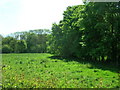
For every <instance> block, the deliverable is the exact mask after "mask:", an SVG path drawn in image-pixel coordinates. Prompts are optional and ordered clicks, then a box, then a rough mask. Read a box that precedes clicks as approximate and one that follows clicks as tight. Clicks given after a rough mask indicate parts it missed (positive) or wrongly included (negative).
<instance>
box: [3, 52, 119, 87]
mask: <svg viewBox="0 0 120 90" xmlns="http://www.w3.org/2000/svg"><path fill="white" fill-rule="evenodd" d="M74 60H75V59H64V58H57V57H54V56H53V55H51V54H47V53H46V54H35V53H32V54H3V55H2V64H3V65H2V68H3V69H2V86H3V87H4V88H6V87H7V88H119V75H118V73H117V72H118V69H116V68H113V67H111V66H107V65H101V64H93V63H88V62H85V61H80V62H77V61H74Z"/></svg>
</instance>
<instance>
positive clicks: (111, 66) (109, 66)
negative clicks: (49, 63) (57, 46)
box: [48, 56, 120, 73]
mask: <svg viewBox="0 0 120 90" xmlns="http://www.w3.org/2000/svg"><path fill="white" fill-rule="evenodd" d="M48 58H50V59H59V60H62V61H64V62H70V61H76V62H78V63H81V64H91V66H90V67H88V68H90V69H102V70H109V71H112V72H117V73H120V70H119V66H117V65H115V63H108V62H100V61H93V60H89V59H88V60H85V59H80V58H75V57H61V56H51V57H48Z"/></svg>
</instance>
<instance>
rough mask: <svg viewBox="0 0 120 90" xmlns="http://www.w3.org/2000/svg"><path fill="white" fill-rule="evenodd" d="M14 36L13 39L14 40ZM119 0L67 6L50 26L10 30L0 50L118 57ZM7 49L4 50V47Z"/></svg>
mask: <svg viewBox="0 0 120 90" xmlns="http://www.w3.org/2000/svg"><path fill="white" fill-rule="evenodd" d="M16 40H17V41H16ZM119 41H120V2H104V3H103V2H101V3H100V2H99V3H98V2H89V3H85V5H76V6H68V7H67V9H66V11H64V13H63V20H60V22H59V23H58V24H56V23H54V24H53V25H52V31H51V32H50V30H47V31H46V30H43V31H42V30H32V31H29V32H18V33H14V34H13V36H12V37H6V38H3V40H2V43H3V47H2V48H3V52H5V53H6V52H8V51H9V52H17V53H21V52H38V53H45V52H49V53H53V54H55V55H59V56H65V57H71V56H72V57H78V58H82V59H89V60H95V61H96V60H98V61H113V62H117V63H119V60H118V59H119V58H120V42H119ZM6 49H7V50H6Z"/></svg>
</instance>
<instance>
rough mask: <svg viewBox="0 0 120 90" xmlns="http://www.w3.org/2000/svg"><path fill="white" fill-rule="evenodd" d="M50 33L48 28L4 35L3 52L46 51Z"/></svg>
mask: <svg viewBox="0 0 120 90" xmlns="http://www.w3.org/2000/svg"><path fill="white" fill-rule="evenodd" d="M48 34H50V31H49V30H48V29H38V30H30V31H24V32H15V33H12V34H10V35H9V36H7V37H5V38H4V37H2V53H45V52H47V44H46V42H47V35H48Z"/></svg>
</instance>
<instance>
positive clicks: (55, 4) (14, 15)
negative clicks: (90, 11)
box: [0, 0, 83, 36]
mask: <svg viewBox="0 0 120 90" xmlns="http://www.w3.org/2000/svg"><path fill="white" fill-rule="evenodd" d="M82 4H83V3H82V0H0V34H2V35H3V36H4V35H8V34H10V33H14V32H20V31H27V30H34V29H51V27H52V24H53V23H59V21H60V20H62V18H63V12H64V11H65V10H66V8H67V7H68V6H73V5H82Z"/></svg>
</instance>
